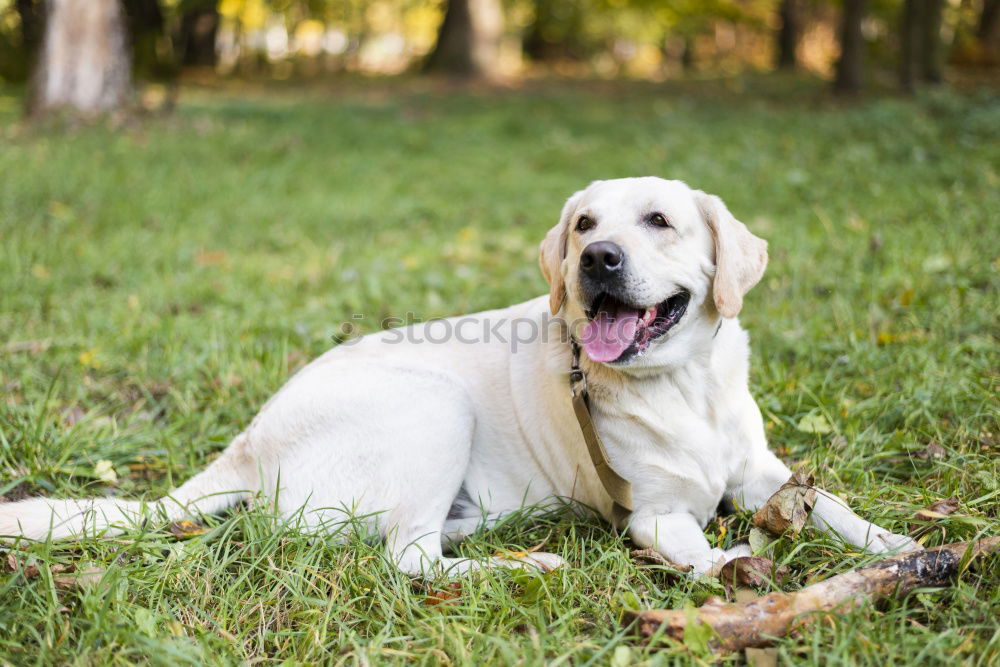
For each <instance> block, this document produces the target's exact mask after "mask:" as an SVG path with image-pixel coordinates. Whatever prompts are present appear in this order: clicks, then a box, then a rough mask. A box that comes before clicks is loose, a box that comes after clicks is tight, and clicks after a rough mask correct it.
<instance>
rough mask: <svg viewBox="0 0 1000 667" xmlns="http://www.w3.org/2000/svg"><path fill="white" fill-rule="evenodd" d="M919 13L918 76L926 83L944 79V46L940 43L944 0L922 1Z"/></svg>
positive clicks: (938, 81)
mask: <svg viewBox="0 0 1000 667" xmlns="http://www.w3.org/2000/svg"><path fill="white" fill-rule="evenodd" d="M922 4H923V7H922V8H921V12H920V42H921V49H920V75H921V77H922V78H923V80H924V81H926V82H927V83H941V81H942V80H943V79H944V45H943V44H942V43H941V15H942V13H943V12H944V0H924V2H923V3H922Z"/></svg>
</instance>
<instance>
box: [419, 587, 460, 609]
mask: <svg viewBox="0 0 1000 667" xmlns="http://www.w3.org/2000/svg"><path fill="white" fill-rule="evenodd" d="M413 588H414V590H416V591H417V592H419V593H423V594H424V595H425V596H426V597H425V598H424V605H425V606H427V607H435V606H437V605H442V604H446V605H453V604H458V603H457V602H456V600H458V598H459V597H461V595H462V583H461V582H459V581H452V582H450V583H447V584H445V586H444V587H443V588H431V587H429V586H427V585H425V584H423V583H421V582H418V581H414V582H413Z"/></svg>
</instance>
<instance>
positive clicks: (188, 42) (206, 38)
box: [177, 0, 287, 67]
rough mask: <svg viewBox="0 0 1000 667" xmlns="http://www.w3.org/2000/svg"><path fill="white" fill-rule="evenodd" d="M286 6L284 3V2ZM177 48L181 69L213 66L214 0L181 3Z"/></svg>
mask: <svg viewBox="0 0 1000 667" xmlns="http://www.w3.org/2000/svg"><path fill="white" fill-rule="evenodd" d="M285 4H287V3H285ZM178 9H179V11H180V15H181V24H180V32H179V33H178V36H177V47H178V51H179V52H180V62H181V64H182V65H184V66H195V67H199V66H200V67H215V61H216V51H215V37H216V35H217V34H218V31H219V3H218V0H181V3H180V5H179V7H178Z"/></svg>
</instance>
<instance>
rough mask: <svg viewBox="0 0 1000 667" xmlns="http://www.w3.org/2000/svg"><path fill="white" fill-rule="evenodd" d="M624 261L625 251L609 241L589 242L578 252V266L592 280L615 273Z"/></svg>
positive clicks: (608, 276)
mask: <svg viewBox="0 0 1000 667" xmlns="http://www.w3.org/2000/svg"><path fill="white" fill-rule="evenodd" d="M624 263H625V251H624V250H622V247H621V246H620V245H618V244H617V243H612V242H611V241H597V242H596V243H591V244H590V245H588V246H587V247H586V248H584V249H583V253H581V254H580V268H581V269H583V272H584V273H585V274H587V276H588V277H590V278H593V279H594V280H600V279H602V278H610V277H612V276H614V275H616V274H617V273H618V272H619V271H620V270H621V268H622V265H623V264H624Z"/></svg>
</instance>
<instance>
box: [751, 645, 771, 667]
mask: <svg viewBox="0 0 1000 667" xmlns="http://www.w3.org/2000/svg"><path fill="white" fill-rule="evenodd" d="M746 658H747V664H748V665H750V667H777V664H778V649H776V648H748V649H746Z"/></svg>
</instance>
